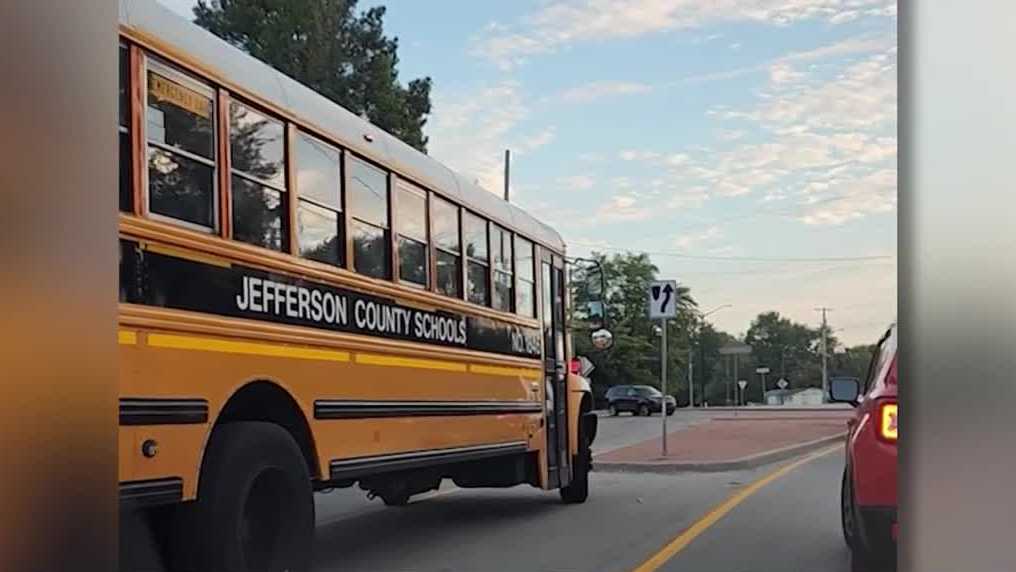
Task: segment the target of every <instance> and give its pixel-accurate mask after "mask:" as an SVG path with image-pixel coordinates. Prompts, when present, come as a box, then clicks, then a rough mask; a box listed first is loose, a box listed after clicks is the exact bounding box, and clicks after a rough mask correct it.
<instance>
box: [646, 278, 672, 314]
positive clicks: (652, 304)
mask: <svg viewBox="0 0 1016 572" xmlns="http://www.w3.org/2000/svg"><path fill="white" fill-rule="evenodd" d="M676 317H677V281H675V280H654V281H652V282H650V283H649V318H650V319H653V320H658V319H664V320H666V319H668V318H676Z"/></svg>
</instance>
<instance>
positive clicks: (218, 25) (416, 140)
mask: <svg viewBox="0 0 1016 572" xmlns="http://www.w3.org/2000/svg"><path fill="white" fill-rule="evenodd" d="M384 14H385V8H384V7H383V6H376V7H373V8H370V9H368V10H366V11H364V12H362V13H359V14H357V13H356V0H198V4H197V6H195V7H194V16H195V18H194V21H195V23H197V24H198V25H199V26H202V27H203V28H206V29H207V30H209V31H210V32H212V33H213V34H215V35H217V36H219V37H220V38H222V39H224V40H226V41H227V42H229V43H231V44H233V45H234V46H237V47H238V48H240V49H242V50H244V51H246V52H247V53H249V54H250V55H252V56H254V57H256V58H257V59H259V60H261V61H263V62H266V63H267V64H269V65H271V66H272V67H274V68H276V69H278V70H279V71H281V72H282V73H284V74H286V75H288V76H290V77H292V78H294V79H296V80H297V81H299V82H301V83H303V84H304V85H306V86H308V87H310V88H311V89H313V90H314V91H316V92H318V93H320V94H321V95H323V96H325V97H327V98H328V99H331V100H332V101H334V102H336V103H338V104H339V105H341V106H343V107H345V108H346V109H348V110H350V111H352V112H353V113H356V114H358V115H366V116H367V118H368V119H370V121H371V122H373V123H374V124H375V125H377V126H378V127H380V128H382V129H384V130H385V131H388V132H389V133H391V134H392V135H394V136H396V137H398V138H399V139H401V140H403V141H405V142H406V143H408V144H409V145H412V146H413V147H415V148H417V149H419V150H420V151H423V152H426V149H427V137H426V136H424V134H423V126H424V124H425V123H426V122H427V119H426V117H427V115H428V114H429V113H430V109H431V104H430V88H431V80H430V78H420V79H414V80H412V81H410V82H409V84H408V85H406V86H405V87H403V86H402V84H400V83H399V80H398V72H397V67H398V63H399V58H398V54H397V52H398V39H397V38H388V37H387V36H385V34H384V29H383V20H384Z"/></svg>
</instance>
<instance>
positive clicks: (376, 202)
mask: <svg viewBox="0 0 1016 572" xmlns="http://www.w3.org/2000/svg"><path fill="white" fill-rule="evenodd" d="M346 158H347V162H346V170H347V176H348V179H347V181H348V184H347V185H346V192H347V195H346V197H347V200H348V201H349V212H350V214H351V215H352V217H353V219H352V224H351V228H350V229H349V233H350V235H351V238H352V240H353V269H354V270H356V271H357V272H359V273H360V274H364V275H366V276H370V277H372V278H389V277H391V268H390V267H391V264H390V262H391V259H390V257H389V256H388V174H387V173H385V172H384V171H382V170H380V169H376V168H374V167H372V166H370V165H368V164H367V163H365V162H363V161H361V160H359V159H356V158H354V157H352V156H350V155H348V154H347V156H346Z"/></svg>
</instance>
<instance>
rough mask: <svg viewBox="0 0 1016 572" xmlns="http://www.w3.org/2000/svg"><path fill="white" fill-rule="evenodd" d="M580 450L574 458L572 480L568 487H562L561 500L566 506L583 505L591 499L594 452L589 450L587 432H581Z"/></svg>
mask: <svg viewBox="0 0 1016 572" xmlns="http://www.w3.org/2000/svg"><path fill="white" fill-rule="evenodd" d="M579 439H580V441H579V443H580V445H579V450H578V453H577V454H576V455H575V456H574V457H572V480H571V483H570V484H569V485H568V486H566V487H561V491H560V492H561V500H562V501H563V502H564V503H565V504H581V503H584V502H586V499H587V498H589V470H590V469H591V468H592V465H593V452H592V451H591V450H590V448H589V439H588V437H587V436H586V435H585V431H584V430H582V429H580V430H579Z"/></svg>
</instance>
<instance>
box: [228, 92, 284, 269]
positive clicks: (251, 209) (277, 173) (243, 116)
mask: <svg viewBox="0 0 1016 572" xmlns="http://www.w3.org/2000/svg"><path fill="white" fill-rule="evenodd" d="M229 155H230V161H231V163H230V164H231V168H232V177H231V178H230V184H231V185H232V191H233V237H234V238H236V239H237V240H241V241H243V242H247V243H250V244H254V245H257V246H262V247H265V248H271V249H272V250H283V249H284V248H285V237H286V236H287V232H286V230H285V229H286V228H287V224H286V222H287V218H288V217H287V216H286V199H285V193H286V176H285V171H286V169H285V156H286V154H285V126H283V124H282V122H281V121H277V120H275V119H272V118H270V117H268V116H266V115H264V114H262V113H260V112H258V111H255V110H253V109H251V108H250V107H248V106H246V105H243V104H241V103H237V102H235V101H233V102H231V103H230V105H229Z"/></svg>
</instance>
